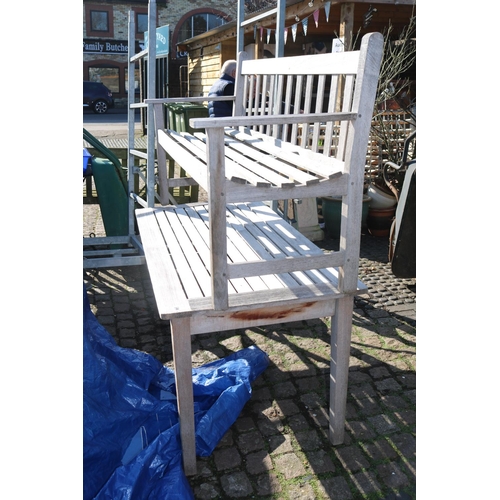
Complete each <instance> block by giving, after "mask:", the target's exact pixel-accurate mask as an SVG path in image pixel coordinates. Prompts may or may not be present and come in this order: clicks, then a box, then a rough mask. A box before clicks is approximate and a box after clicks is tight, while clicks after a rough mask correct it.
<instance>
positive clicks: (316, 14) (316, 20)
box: [313, 9, 319, 28]
mask: <svg viewBox="0 0 500 500" xmlns="http://www.w3.org/2000/svg"><path fill="white" fill-rule="evenodd" d="M313 17H314V22H315V24H316V28H317V27H318V21H319V9H316V10H315V11H314V13H313Z"/></svg>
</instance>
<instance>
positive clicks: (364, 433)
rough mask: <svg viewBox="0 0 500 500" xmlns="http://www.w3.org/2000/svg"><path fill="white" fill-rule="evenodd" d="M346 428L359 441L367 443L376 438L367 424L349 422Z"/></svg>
mask: <svg viewBox="0 0 500 500" xmlns="http://www.w3.org/2000/svg"><path fill="white" fill-rule="evenodd" d="M346 427H347V429H348V430H349V432H351V434H352V437H353V438H354V439H356V440H357V441H366V440H369V439H373V438H374V437H375V436H376V433H375V432H374V430H373V429H372V428H371V427H370V426H368V425H367V424H366V422H356V421H354V422H352V421H347V423H346Z"/></svg>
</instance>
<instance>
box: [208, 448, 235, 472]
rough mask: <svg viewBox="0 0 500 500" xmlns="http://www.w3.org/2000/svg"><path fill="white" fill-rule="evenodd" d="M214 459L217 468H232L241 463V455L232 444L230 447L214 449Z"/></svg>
mask: <svg viewBox="0 0 500 500" xmlns="http://www.w3.org/2000/svg"><path fill="white" fill-rule="evenodd" d="M213 455H214V461H215V466H216V467H217V470H219V471H220V470H228V469H234V468H235V467H238V466H239V465H240V464H241V455H240V454H239V453H238V450H237V449H236V448H235V447H234V446H232V447H230V448H221V449H219V450H214V452H213Z"/></svg>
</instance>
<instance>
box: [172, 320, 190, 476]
mask: <svg viewBox="0 0 500 500" xmlns="http://www.w3.org/2000/svg"><path fill="white" fill-rule="evenodd" d="M190 325H191V320H190V318H179V319H173V320H171V329H172V350H173V355H174V372H175V385H176V389H177V408H178V411H179V424H180V433H181V444H182V460H183V464H184V473H185V474H186V476H192V475H194V474H196V442H195V434H194V432H195V426H194V403H193V372H192V364H191V328H190Z"/></svg>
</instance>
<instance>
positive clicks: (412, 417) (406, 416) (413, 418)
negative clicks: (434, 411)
mask: <svg viewBox="0 0 500 500" xmlns="http://www.w3.org/2000/svg"><path fill="white" fill-rule="evenodd" d="M394 416H395V417H396V419H397V420H399V422H400V423H401V424H402V425H404V426H412V425H414V424H416V422H417V414H416V412H415V410H401V411H396V412H394Z"/></svg>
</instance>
